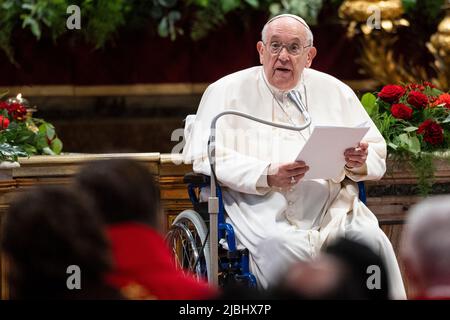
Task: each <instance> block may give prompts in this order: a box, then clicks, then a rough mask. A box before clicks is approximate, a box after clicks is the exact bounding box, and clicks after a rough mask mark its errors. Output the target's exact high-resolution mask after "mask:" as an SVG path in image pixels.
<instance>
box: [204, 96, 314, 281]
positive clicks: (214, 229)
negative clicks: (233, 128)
mask: <svg viewBox="0 0 450 320" xmlns="http://www.w3.org/2000/svg"><path fill="white" fill-rule="evenodd" d="M291 99H292V98H291ZM299 100H300V99H299ZM300 101H301V100H300ZM296 106H297V107H298V105H297V104H296ZM300 112H301V113H302V114H303V116H304V119H305V121H306V123H305V124H304V125H301V126H289V125H284V124H280V123H275V122H271V121H266V120H263V119H259V118H256V117H253V116H251V115H249V114H246V113H243V112H240V111H236V110H228V111H224V112H221V113H219V114H218V115H216V116H215V117H214V118H213V119H212V121H211V132H210V135H209V139H208V160H209V164H210V166H211V179H210V180H211V185H210V186H211V194H210V196H209V198H208V212H209V216H210V219H209V228H210V229H209V230H210V231H209V234H210V237H211V238H210V246H209V250H210V257H211V268H210V269H209V270H210V272H209V274H208V281H209V283H211V284H213V285H214V286H217V285H218V282H219V279H218V272H219V266H218V261H219V257H218V251H217V248H218V246H219V239H218V238H219V235H218V216H217V215H218V213H219V198H218V197H217V192H216V191H217V190H216V185H217V182H216V179H217V177H216V171H215V166H216V164H215V156H216V123H217V120H218V119H219V118H220V117H222V116H225V115H235V116H239V117H243V118H247V119H249V120H252V121H256V122H259V123H262V124H265V125H268V126H272V127H277V128H281V129H287V130H292V131H301V130H303V129H306V128H307V127H309V126H310V125H311V118H310V117H309V115H308V113H307V112H306V111H305V112H303V110H301V109H300Z"/></svg>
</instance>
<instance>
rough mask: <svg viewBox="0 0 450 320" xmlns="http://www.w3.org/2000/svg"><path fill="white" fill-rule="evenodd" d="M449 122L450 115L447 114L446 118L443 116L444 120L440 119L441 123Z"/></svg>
mask: <svg viewBox="0 0 450 320" xmlns="http://www.w3.org/2000/svg"><path fill="white" fill-rule="evenodd" d="M448 122H450V115H448V116H447V118H445V120H444V121H442V123H448Z"/></svg>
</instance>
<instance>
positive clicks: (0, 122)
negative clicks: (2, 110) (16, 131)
mask: <svg viewBox="0 0 450 320" xmlns="http://www.w3.org/2000/svg"><path fill="white" fill-rule="evenodd" d="M8 126H9V119H8V118H7V117H4V116H1V115H0V129H1V130H4V129H6V128H8Z"/></svg>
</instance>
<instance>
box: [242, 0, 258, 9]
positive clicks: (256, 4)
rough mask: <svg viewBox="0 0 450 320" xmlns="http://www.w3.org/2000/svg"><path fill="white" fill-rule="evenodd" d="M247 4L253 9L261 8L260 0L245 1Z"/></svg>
mask: <svg viewBox="0 0 450 320" xmlns="http://www.w3.org/2000/svg"><path fill="white" fill-rule="evenodd" d="M245 2H247V3H248V4H249V5H250V6H252V7H253V8H258V7H259V2H258V0H245Z"/></svg>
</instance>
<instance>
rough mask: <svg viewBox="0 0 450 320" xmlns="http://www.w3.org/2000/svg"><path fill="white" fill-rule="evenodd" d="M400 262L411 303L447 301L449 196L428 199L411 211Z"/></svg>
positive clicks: (449, 280)
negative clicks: (410, 295)
mask: <svg viewBox="0 0 450 320" xmlns="http://www.w3.org/2000/svg"><path fill="white" fill-rule="evenodd" d="M400 252H401V258H402V260H403V262H404V265H405V270H406V275H407V278H408V283H410V285H411V286H412V292H414V293H415V294H414V296H412V297H411V298H413V299H445V300H448V299H450V196H436V197H432V198H428V199H426V200H424V201H422V202H420V203H419V204H417V205H415V206H414V207H413V208H412V209H410V211H409V214H408V218H407V223H406V225H405V229H404V231H403V235H402V241H401V251H400Z"/></svg>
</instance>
